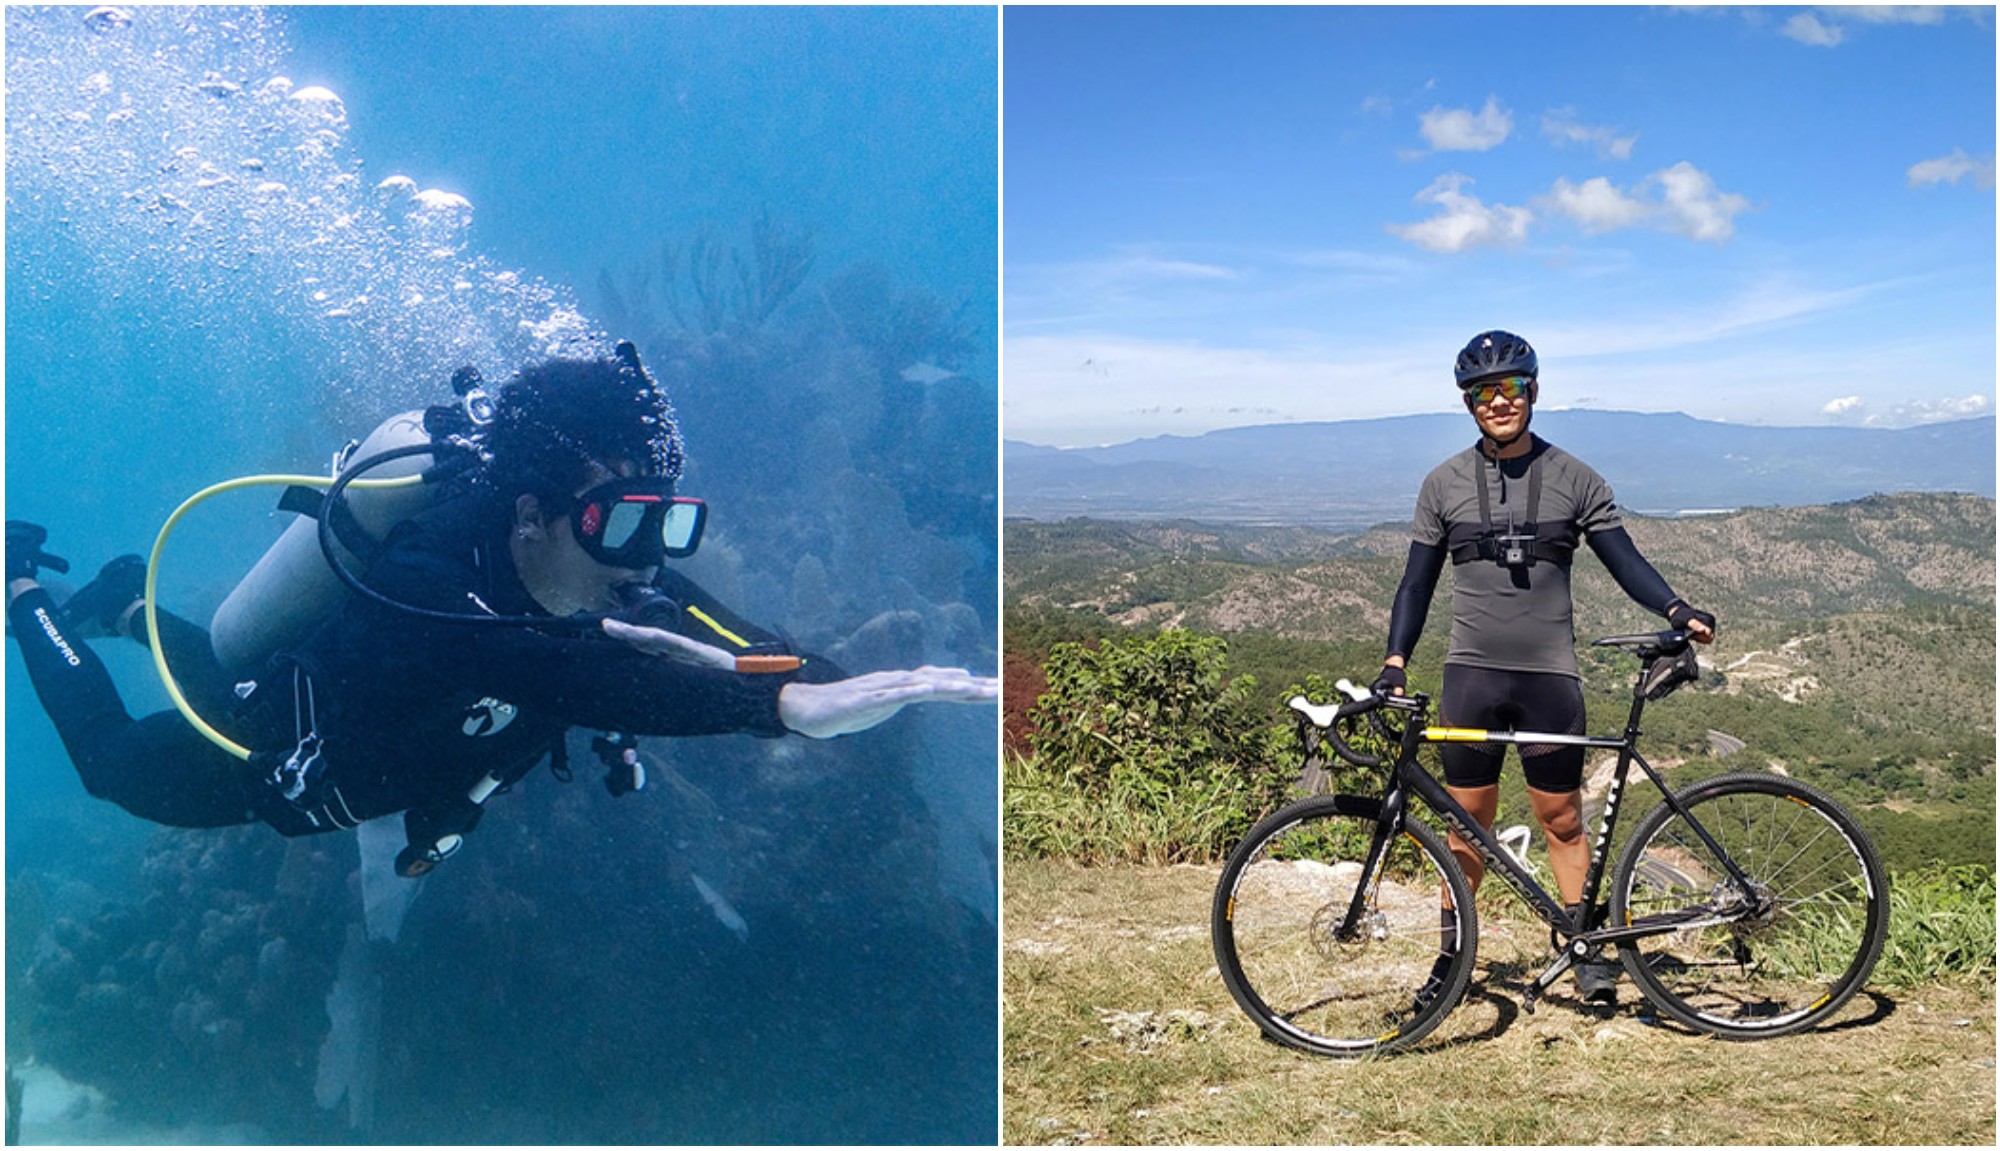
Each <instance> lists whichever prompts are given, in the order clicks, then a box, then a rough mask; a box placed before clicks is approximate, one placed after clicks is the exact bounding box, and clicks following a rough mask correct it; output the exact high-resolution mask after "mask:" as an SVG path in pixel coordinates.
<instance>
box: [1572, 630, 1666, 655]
mask: <svg viewBox="0 0 2000 1151" xmlns="http://www.w3.org/2000/svg"><path fill="white" fill-rule="evenodd" d="M1688 639H1689V636H1688V633H1687V632H1684V631H1678V630H1673V629H1669V630H1667V631H1644V632H1637V633H1635V634H1632V635H1607V636H1605V637H1604V638H1603V639H1600V640H1594V641H1592V642H1591V645H1590V646H1592V647H1621V648H1624V649H1626V650H1627V651H1630V652H1632V653H1633V654H1635V655H1637V656H1638V657H1639V658H1640V659H1657V658H1658V657H1660V656H1663V655H1678V654H1679V653H1681V652H1683V651H1686V650H1687V645H1688Z"/></svg>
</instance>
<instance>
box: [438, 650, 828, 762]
mask: <svg viewBox="0 0 2000 1151" xmlns="http://www.w3.org/2000/svg"><path fill="white" fill-rule="evenodd" d="M418 642H432V643H436V644H438V645H439V646H440V648H441V649H442V652H443V654H441V655H440V658H441V659H442V660H444V661H446V662H451V663H458V664H459V665H460V669H461V671H462V672H463V673H464V674H465V675H466V679H467V681H468V682H477V683H480V684H481V685H483V688H484V690H490V691H492V692H493V693H494V694H496V695H498V696H499V697H501V698H503V699H506V700H509V701H510V702H513V703H516V704H519V705H520V706H522V707H525V708H534V709H537V710H543V711H547V712H548V713H549V714H552V715H556V716H560V717H561V718H562V719H563V721H564V722H566V723H568V724H570V725H572V726H575V727H588V728H595V729H596V730H598V731H629V732H631V733H632V734H634V735H669V736H681V735H722V734H725V733H728V732H737V731H743V732H752V733H754V734H758V735H783V734H784V733H785V731H786V728H785V725H784V724H783V723H782V722H781V721H780V720H779V718H778V692H779V691H780V690H782V689H783V688H784V686H785V684H787V683H789V682H791V681H792V680H793V679H794V678H795V676H793V675H791V674H788V673H776V674H740V673H737V672H733V671H722V670H719V669H716V668H708V667H699V666H696V665H694V664H687V663H680V662H677V661H675V660H671V659H667V658H665V657H663V656H656V655H648V654H646V653H644V652H641V651H638V650H636V649H634V648H632V647H629V646H627V645H626V644H624V643H621V642H619V641H617V640H614V639H611V638H609V637H607V636H603V635H592V634H588V633H586V634H584V635H580V636H577V635H552V634H547V633H543V632H539V631H534V630H531V629H528V628H517V627H478V628H470V627H465V626H463V625H452V624H437V625H433V631H432V634H431V635H429V636H427V637H425V638H424V639H423V640H421V641H418Z"/></svg>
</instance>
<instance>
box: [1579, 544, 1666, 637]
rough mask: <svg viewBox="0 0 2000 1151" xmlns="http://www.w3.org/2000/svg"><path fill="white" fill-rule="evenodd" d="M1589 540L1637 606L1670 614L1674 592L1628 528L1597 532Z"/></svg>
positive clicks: (1607, 568)
mask: <svg viewBox="0 0 2000 1151" xmlns="http://www.w3.org/2000/svg"><path fill="white" fill-rule="evenodd" d="M1585 539H1586V540H1587V541H1588V542H1589V544H1590V550H1591V551H1593V552H1596V553H1597V558H1598V559H1599V560H1602V561H1603V562H1604V566H1605V569H1606V570H1608V571H1609V572H1610V573H1611V578H1612V579H1615V580H1617V581H1618V586H1619V587H1621V588H1623V589H1625V594H1626V595H1628V596H1631V597H1632V602H1633V603H1636V604H1638V605H1639V606H1640V607H1643V608H1645V609H1646V610H1648V611H1651V612H1653V613H1655V614H1657V615H1661V616H1664V615H1666V614H1667V605H1668V604H1671V603H1672V602H1673V601H1674V589H1672V588H1670V587H1668V586H1667V581H1666V580H1665V579H1663V578H1661V576H1660V573H1659V572H1657V571H1654V570H1653V565H1652V564H1649V563H1647V562H1646V557H1645V556H1642V555H1640V554H1639V548H1638V546H1637V545H1636V544H1634V543H1633V542H1632V537H1631V536H1629V535H1627V534H1625V529H1624V528H1611V529H1609V530H1607V531H1595V532H1592V533H1590V534H1589V535H1588V536H1586V537H1585Z"/></svg>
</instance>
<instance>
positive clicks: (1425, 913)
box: [1214, 801, 1470, 1055]
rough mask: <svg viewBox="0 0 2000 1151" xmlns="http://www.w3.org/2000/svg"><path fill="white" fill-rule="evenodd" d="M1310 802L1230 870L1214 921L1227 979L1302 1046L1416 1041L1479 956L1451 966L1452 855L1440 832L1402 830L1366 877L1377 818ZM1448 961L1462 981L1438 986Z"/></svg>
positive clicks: (1359, 1047) (1247, 847)
mask: <svg viewBox="0 0 2000 1151" xmlns="http://www.w3.org/2000/svg"><path fill="white" fill-rule="evenodd" d="M1300 806H1301V807H1302V808H1305V809H1307V810H1308V811H1310V812H1312V814H1310V815H1306V816H1301V817H1295V818H1283V816H1284V813H1280V815H1279V816H1274V817H1272V821H1267V824H1265V825H1260V826H1259V828H1258V829H1257V830H1253V831H1252V833H1251V836H1250V838H1249V839H1246V840H1245V842H1244V844H1243V846H1242V847H1240V848H1239V849H1238V851H1237V854H1236V855H1235V856H1234V857H1232V858H1231V860H1230V863H1229V864H1228V866H1226V867H1225V868H1224V873H1223V880H1222V883H1221V885H1220V886H1219V887H1218V891H1217V902H1216V908H1217V915H1216V920H1215V924H1214V935H1215V945H1216V958H1217V962H1218V965H1219V966H1220V968H1221V970H1222V973H1223V979H1224V982H1225V983H1227V984H1228V985H1229V988H1230V992H1231V994H1232V995H1233V996H1235V997H1236V999H1237V1002H1238V1003H1239V1004H1240V1005H1242V1006H1243V1008H1244V1010H1245V1011H1247V1012H1248V1013H1249V1014H1250V1015H1251V1017H1252V1018H1253V1019H1256V1020H1257V1021H1258V1023H1259V1025H1260V1026H1262V1027H1263V1028H1264V1030H1265V1031H1266V1032H1267V1033H1268V1034H1270V1035H1271V1036H1272V1037H1273V1038H1275V1039H1278V1040H1280V1041H1281V1042H1285V1043H1289V1044H1292V1045H1293V1046H1297V1047H1303V1048H1306V1049H1308V1050H1314V1051H1320V1052H1323V1053H1329V1054H1342V1055H1358V1054H1364V1053H1366V1052H1367V1051H1370V1050H1376V1049H1381V1048H1387V1047H1392V1046H1401V1045H1405V1044H1407V1043H1410V1042H1414V1041H1415V1040H1416V1039H1418V1038H1420V1037H1421V1036H1422V1034H1423V1033H1424V1032H1426V1031H1428V1030H1430V1028H1431V1027H1433V1026H1435V1024H1436V1022H1437V1020H1438V1019H1439V1018H1441V1017H1442V1016H1443V1014H1444V1012H1445V1011H1448V1010H1449V1009H1450V1006H1451V1003H1450V1002H1445V1001H1443V999H1442V997H1441V993H1444V994H1449V995H1450V997H1451V998H1452V999H1453V1000H1455V998H1456V995H1457V994H1458V993H1459V992H1460V991H1462V982H1463V979H1462V976H1461V975H1460V972H1461V971H1462V970H1464V969H1467V968H1469V965H1470V955H1469V953H1468V954H1467V955H1466V956H1464V957H1461V958H1460V961H1459V962H1458V963H1456V964H1440V963H1439V960H1440V957H1442V956H1446V955H1451V954H1455V953H1454V952H1450V951H1447V950H1446V948H1445V946H1444V938H1445V937H1444V929H1443V927H1442V925H1441V924H1440V922H1439V908H1440V906H1441V898H1440V897H1441V892H1442V891H1443V890H1444V889H1445V886H1446V884H1447V883H1449V882H1452V880H1450V879H1447V876H1446V873H1445V869H1446V867H1447V866H1450V865H1449V864H1448V863H1446V862H1441V860H1444V861H1448V860H1449V856H1448V854H1447V853H1446V852H1445V851H1444V849H1443V847H1442V845H1440V844H1437V842H1436V840H1435V837H1434V836H1430V835H1429V833H1428V832H1425V833H1422V834H1423V835H1424V836H1425V837H1426V838H1428V840H1429V842H1428V843H1426V842H1423V841H1422V840H1420V839H1419V838H1418V835H1417V834H1415V833H1412V834H1406V835H1399V836H1397V837H1395V838H1394V839H1393V840H1391V841H1390V842H1389V843H1388V844H1386V845H1385V847H1384V850H1383V853H1382V858H1381V860H1380V862H1379V867H1378V870H1377V873H1376V874H1375V875H1374V876H1373V877H1364V876H1363V875H1362V863H1361V862H1360V861H1361V860H1363V859H1365V858H1366V857H1367V855H1368V844H1369V842H1370V841H1371V839H1372V837H1373V833H1374V829H1375V821H1374V819H1373V818H1372V817H1365V816H1360V815H1354V814H1350V813H1345V812H1338V811H1334V810H1331V809H1330V808H1329V807H1328V806H1327V805H1326V804H1325V803H1323V802H1320V801H1307V802H1306V803H1305V804H1302V805H1300ZM1453 878H1455V879H1456V881H1457V882H1458V883H1461V884H1462V882H1463V879H1462V877H1456V876H1454V877H1453ZM1358 885H1365V887H1363V888H1362V898H1361V899H1360V901H1359V903H1358V904H1357V902H1356V899H1355V895H1356V889H1357V886H1358ZM1464 902H1466V903H1469V902H1470V900H1469V898H1468V899H1466V900H1465V901H1464ZM1467 917H1468V918H1467V922H1469V911H1468V912H1467ZM1467 935H1468V938H1470V932H1469V931H1468V933H1467ZM1441 967H1443V968H1445V969H1446V970H1448V972H1449V973H1450V975H1451V976H1452V979H1451V980H1449V981H1448V982H1449V983H1451V984H1456V986H1453V987H1429V985H1430V984H1431V982H1432V978H1433V975H1434V973H1435V972H1436V971H1437V970H1439V969H1440V968H1441ZM1427 987H1429V990H1428V994H1427Z"/></svg>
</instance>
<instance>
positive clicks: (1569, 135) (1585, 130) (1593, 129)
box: [1542, 108, 1639, 160]
mask: <svg viewBox="0 0 2000 1151" xmlns="http://www.w3.org/2000/svg"><path fill="white" fill-rule="evenodd" d="M1542 135H1544V136H1547V137H1548V138H1549V139H1551V140H1553V141H1555V142H1556V144H1557V145H1559V146H1560V145H1567V144H1589V145H1590V146H1592V147H1593V148H1596V149H1597V154H1598V156H1599V157H1601V158H1603V159H1606V160H1626V159H1630V158H1631V156H1632V146H1633V145H1634V144H1637V143H1638V142H1639V137H1638V134H1637V133H1634V134H1632V135H1630V136H1620V135H1619V134H1618V130H1617V129H1616V128H1607V127H1599V126H1596V125H1591V124H1580V123H1578V122H1577V120H1576V112H1575V110H1574V109H1571V108H1558V109H1556V110H1555V111H1553V112H1546V113H1543V115H1542Z"/></svg>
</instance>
